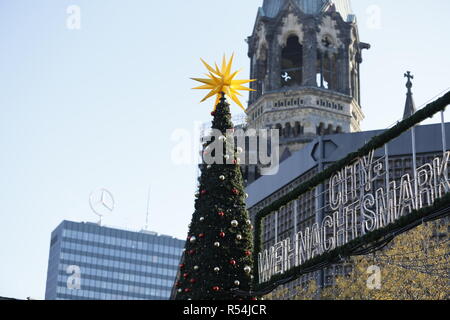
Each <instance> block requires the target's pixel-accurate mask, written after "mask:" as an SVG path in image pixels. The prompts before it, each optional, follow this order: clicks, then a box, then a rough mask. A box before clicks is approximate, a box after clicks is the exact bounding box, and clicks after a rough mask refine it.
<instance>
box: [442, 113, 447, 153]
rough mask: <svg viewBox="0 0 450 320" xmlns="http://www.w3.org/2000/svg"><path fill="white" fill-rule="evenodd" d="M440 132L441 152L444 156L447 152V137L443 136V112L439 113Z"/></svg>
mask: <svg viewBox="0 0 450 320" xmlns="http://www.w3.org/2000/svg"><path fill="white" fill-rule="evenodd" d="M441 130H442V150H443V153H444V154H445V153H446V152H447V137H446V135H445V118H444V110H442V111H441Z"/></svg>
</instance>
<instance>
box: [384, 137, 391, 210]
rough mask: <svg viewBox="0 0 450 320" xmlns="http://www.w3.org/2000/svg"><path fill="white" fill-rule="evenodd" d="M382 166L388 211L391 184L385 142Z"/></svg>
mask: <svg viewBox="0 0 450 320" xmlns="http://www.w3.org/2000/svg"><path fill="white" fill-rule="evenodd" d="M384 167H385V170H386V200H387V202H386V205H387V208H388V212H389V210H390V209H391V208H390V200H389V199H390V190H389V188H390V187H391V185H390V181H389V180H390V172H389V170H390V167H389V145H388V144H387V143H386V144H385V145H384Z"/></svg>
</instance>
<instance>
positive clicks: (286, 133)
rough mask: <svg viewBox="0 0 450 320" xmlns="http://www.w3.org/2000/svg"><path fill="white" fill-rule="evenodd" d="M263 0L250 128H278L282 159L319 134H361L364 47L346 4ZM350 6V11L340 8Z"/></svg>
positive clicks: (252, 41) (254, 42)
mask: <svg viewBox="0 0 450 320" xmlns="http://www.w3.org/2000/svg"><path fill="white" fill-rule="evenodd" d="M310 2H311V1H309V2H307V1H306V0H265V1H264V3H263V7H262V8H260V9H259V12H258V16H257V18H256V23H255V27H254V31H253V34H252V36H250V37H249V38H248V45H249V51H248V55H249V57H250V59H251V70H250V76H251V78H252V79H257V81H256V82H254V83H252V88H253V89H255V90H256V91H255V92H251V94H250V100H249V107H248V110H247V116H248V127H249V128H255V129H257V128H278V129H280V142H281V150H280V154H281V155H283V154H291V153H292V152H295V151H297V150H300V149H301V148H302V147H303V146H304V145H305V144H306V143H308V142H310V141H312V140H313V139H314V138H315V137H317V136H318V135H323V134H331V133H340V132H343V133H347V132H358V131H360V130H361V127H360V124H361V121H362V120H363V119H364V114H363V112H362V110H361V105H360V81H359V65H360V63H361V62H362V58H361V57H362V55H361V51H362V50H363V49H368V48H369V47H370V46H369V45H368V44H365V43H361V42H360V41H359V37H358V27H357V24H356V19H355V17H354V16H353V15H352V14H350V12H349V11H348V9H349V8H350V5H349V3H348V1H342V0H341V1H332V0H315V1H313V2H314V3H312V4H311V3H310ZM316 2H317V3H316ZM342 8H344V9H345V10H344V9H342Z"/></svg>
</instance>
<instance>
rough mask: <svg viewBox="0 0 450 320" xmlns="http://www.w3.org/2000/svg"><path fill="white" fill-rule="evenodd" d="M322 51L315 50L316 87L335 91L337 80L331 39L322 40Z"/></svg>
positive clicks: (335, 61)
mask: <svg viewBox="0 0 450 320" xmlns="http://www.w3.org/2000/svg"><path fill="white" fill-rule="evenodd" d="M321 47H322V49H319V50H317V65H316V68H317V72H316V74H317V86H318V87H320V88H325V89H330V90H336V89H337V87H338V85H337V83H338V80H337V69H338V68H337V57H336V54H335V52H334V51H333V47H334V45H333V42H332V40H331V37H328V36H325V37H324V38H323V39H322V46H321Z"/></svg>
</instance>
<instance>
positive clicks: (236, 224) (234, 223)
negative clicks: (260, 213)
mask: <svg viewBox="0 0 450 320" xmlns="http://www.w3.org/2000/svg"><path fill="white" fill-rule="evenodd" d="M238 225H239V222H237V220H233V221H231V226H232V227H235V228H236V227H237V226H238Z"/></svg>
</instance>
